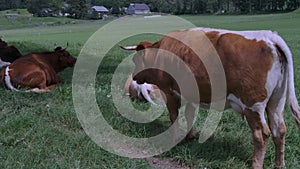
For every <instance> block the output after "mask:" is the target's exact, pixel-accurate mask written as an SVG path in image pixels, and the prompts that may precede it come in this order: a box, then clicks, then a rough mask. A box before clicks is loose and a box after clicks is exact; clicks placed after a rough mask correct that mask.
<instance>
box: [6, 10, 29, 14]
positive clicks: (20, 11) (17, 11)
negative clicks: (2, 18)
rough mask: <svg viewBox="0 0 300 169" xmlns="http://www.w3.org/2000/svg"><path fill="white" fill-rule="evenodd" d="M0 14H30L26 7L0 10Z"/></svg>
mask: <svg viewBox="0 0 300 169" xmlns="http://www.w3.org/2000/svg"><path fill="white" fill-rule="evenodd" d="M1 14H20V15H30V13H29V12H28V11H27V9H9V10H4V11H0V15H1Z"/></svg>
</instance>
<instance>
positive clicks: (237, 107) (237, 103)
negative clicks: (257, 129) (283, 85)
mask: <svg viewBox="0 0 300 169" xmlns="http://www.w3.org/2000/svg"><path fill="white" fill-rule="evenodd" d="M227 99H228V100H229V102H230V105H231V108H232V109H233V110H234V111H235V112H237V113H240V114H241V115H242V117H244V111H245V109H249V110H251V111H254V112H258V113H259V116H260V119H261V122H262V125H265V124H266V123H267V122H266V119H265V108H266V101H264V102H258V103H255V104H254V105H252V106H251V107H249V106H246V105H245V104H244V103H243V102H242V100H241V99H239V98H237V97H236V96H235V95H234V94H229V95H228V96H227ZM266 100H267V99H266Z"/></svg>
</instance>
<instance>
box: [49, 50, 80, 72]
mask: <svg viewBox="0 0 300 169" xmlns="http://www.w3.org/2000/svg"><path fill="white" fill-rule="evenodd" d="M54 51H55V54H56V55H57V56H58V66H59V71H62V70H63V69H65V68H67V67H73V66H74V65H75V63H76V60H77V59H76V58H75V57H73V56H72V55H71V54H70V53H69V52H68V51H67V50H66V48H62V47H60V46H59V47H56V48H55V49H54Z"/></svg>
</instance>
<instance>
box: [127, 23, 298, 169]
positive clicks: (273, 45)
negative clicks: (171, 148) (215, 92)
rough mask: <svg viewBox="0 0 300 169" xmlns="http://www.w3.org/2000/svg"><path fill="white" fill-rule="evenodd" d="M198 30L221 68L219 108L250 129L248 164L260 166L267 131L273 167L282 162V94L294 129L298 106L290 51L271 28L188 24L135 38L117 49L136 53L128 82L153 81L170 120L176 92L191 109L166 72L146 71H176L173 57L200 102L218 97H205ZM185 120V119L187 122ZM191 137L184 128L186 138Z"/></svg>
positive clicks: (206, 79) (206, 88)
mask: <svg viewBox="0 0 300 169" xmlns="http://www.w3.org/2000/svg"><path fill="white" fill-rule="evenodd" d="M199 34H200V35H201V34H202V35H204V36H205V37H206V39H208V40H209V41H210V43H211V44H212V46H213V47H214V49H215V50H216V52H217V54H218V57H219V58H220V61H221V64H222V66H223V68H224V72H225V77H226V88H225V89H226V96H225V98H224V99H226V107H224V108H225V109H226V108H232V109H233V110H235V111H236V112H238V113H241V114H242V116H245V117H246V119H247V122H248V124H249V126H250V128H251V130H252V136H253V142H254V154H253V161H252V168H262V167H263V160H264V157H265V152H266V148H267V142H268V139H269V137H270V135H271V134H272V137H273V141H274V143H275V151H276V152H275V153H276V159H275V166H276V167H282V166H284V165H285V162H284V144H285V134H286V126H285V122H284V117H283V112H284V106H285V102H286V97H288V104H289V107H290V110H291V112H292V116H293V117H294V119H295V120H296V122H297V125H298V128H299V130H300V108H299V106H298V101H297V98H296V95H295V88H294V70H293V61H292V54H291V51H290V49H289V47H288V46H287V44H286V43H285V42H284V40H283V39H282V38H281V37H280V36H279V35H278V34H277V33H276V32H272V31H229V30H220V29H210V28H193V29H190V30H183V31H173V32H170V33H169V34H167V35H166V36H164V37H163V38H162V39H161V40H159V41H158V42H155V43H153V44H152V43H150V42H141V43H139V44H138V45H137V46H129V47H123V48H124V49H128V50H136V51H137V53H136V54H135V56H134V58H133V61H134V63H135V70H134V73H133V80H136V81H137V83H138V84H143V83H145V82H146V83H151V84H155V85H157V86H158V87H159V88H160V90H161V91H163V92H164V94H165V96H166V98H167V101H166V102H167V103H166V105H167V108H168V111H169V113H170V119H171V121H172V122H174V121H175V120H176V118H177V116H178V108H179V107H180V106H181V103H180V101H178V95H181V96H180V98H185V99H186V100H185V101H186V102H187V107H186V113H194V111H195V108H194V107H193V104H195V101H194V100H193V99H191V97H190V96H189V95H188V94H186V95H184V94H183V93H182V92H181V91H180V90H179V87H178V84H177V81H176V80H175V79H174V78H172V76H170V75H169V74H168V73H166V72H164V71H163V70H161V69H149V68H151V67H154V68H164V67H172V66H173V67H175V69H176V66H177V62H176V60H178V59H177V58H180V60H182V61H183V62H184V63H185V64H186V65H187V66H188V67H189V68H190V70H191V72H192V74H193V76H194V77H195V79H196V82H197V86H198V92H199V95H200V101H199V102H200V105H202V104H204V105H205V104H210V103H213V102H215V101H218V100H211V94H212V93H211V84H210V78H211V77H209V76H208V72H207V71H206V69H205V66H204V64H203V62H202V60H201V59H200V58H204V59H209V58H210V56H209V54H207V51H206V50H205V49H206V47H202V46H201V45H203V43H201V36H199ZM176 37H177V38H176ZM199 37H200V38H199ZM181 40H182V41H185V42H190V44H191V46H187V45H185V43H182V41H181ZM198 48H201V50H202V51H201V53H203V55H204V56H201V57H199V56H197V54H196V53H195V50H194V49H198ZM154 49H159V50H158V51H157V50H154ZM192 49H193V50H192ZM160 50H164V51H168V52H170V53H172V54H173V55H170V56H169V57H167V58H168V59H164V60H163V59H161V58H166V57H164V56H163V55H165V54H166V52H159V51H160ZM207 50H209V49H208V48H207ZM206 54H207V56H205V55H206ZM175 57H176V58H175ZM143 69H145V70H143ZM141 70H143V71H141ZM179 78H180V77H179ZM186 85H187V86H188V85H189V84H188V83H187V84H186ZM199 102H198V103H197V104H199ZM265 112H266V114H267V120H266V118H265ZM189 123H191V122H189V120H188V124H189ZM192 137H193V134H192V131H190V132H189V134H188V135H187V138H192Z"/></svg>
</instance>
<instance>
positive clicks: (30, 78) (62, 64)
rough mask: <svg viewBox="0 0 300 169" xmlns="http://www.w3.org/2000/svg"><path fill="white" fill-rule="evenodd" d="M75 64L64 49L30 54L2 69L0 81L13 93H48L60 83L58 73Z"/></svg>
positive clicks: (59, 48)
mask: <svg viewBox="0 0 300 169" xmlns="http://www.w3.org/2000/svg"><path fill="white" fill-rule="evenodd" d="M75 62H76V58H74V57H73V56H71V55H70V53H69V52H67V51H66V49H63V48H62V47H57V48H55V50H54V52H42V53H30V54H27V55H25V56H23V57H21V58H19V59H18V60H16V61H14V62H13V63H12V64H10V65H9V66H7V67H6V68H5V69H2V72H1V75H0V80H1V81H2V83H3V85H5V86H6V87H7V88H8V89H10V90H13V91H19V89H24V90H25V91H33V92H47V91H50V90H52V89H54V88H55V87H56V84H57V83H59V82H60V79H59V77H58V75H57V73H58V72H60V71H63V70H64V69H65V68H67V67H72V66H74V64H75Z"/></svg>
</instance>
